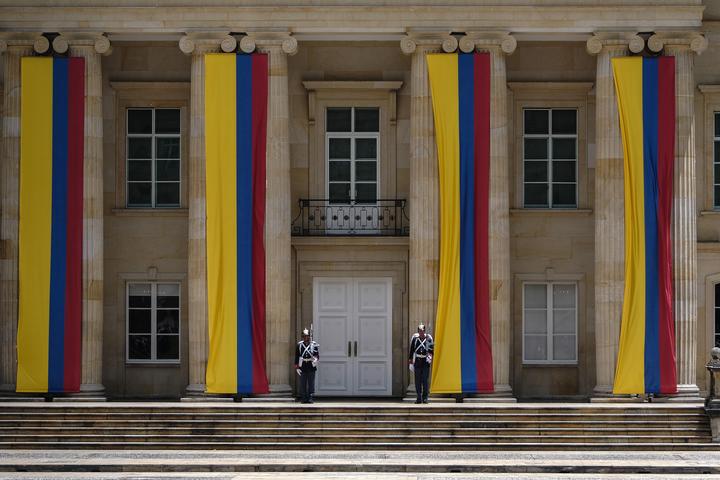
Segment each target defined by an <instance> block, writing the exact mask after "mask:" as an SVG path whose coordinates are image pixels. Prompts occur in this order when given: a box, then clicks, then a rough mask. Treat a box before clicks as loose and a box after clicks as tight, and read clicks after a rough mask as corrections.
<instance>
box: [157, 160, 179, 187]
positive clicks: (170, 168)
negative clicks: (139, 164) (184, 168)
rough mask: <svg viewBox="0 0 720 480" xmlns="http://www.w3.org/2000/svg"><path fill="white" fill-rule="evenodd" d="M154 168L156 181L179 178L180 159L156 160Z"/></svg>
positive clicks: (176, 179)
mask: <svg viewBox="0 0 720 480" xmlns="http://www.w3.org/2000/svg"><path fill="white" fill-rule="evenodd" d="M155 170H156V172H155V175H156V176H157V180H158V181H161V182H162V181H179V180H180V160H157V161H156V162H155Z"/></svg>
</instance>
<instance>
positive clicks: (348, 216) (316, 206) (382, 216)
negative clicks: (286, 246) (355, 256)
mask: <svg viewBox="0 0 720 480" xmlns="http://www.w3.org/2000/svg"><path fill="white" fill-rule="evenodd" d="M298 203H299V206H300V212H299V213H298V215H297V216H296V217H295V219H294V220H293V222H292V234H293V235H295V236H330V235H377V236H408V235H409V234H410V222H409V219H408V217H407V214H406V212H405V206H406V200H404V199H378V200H375V201H367V200H366V201H363V202H359V201H354V200H351V201H349V202H344V203H336V202H335V201H330V200H328V199H307V198H302V199H300V201H299V202H298Z"/></svg>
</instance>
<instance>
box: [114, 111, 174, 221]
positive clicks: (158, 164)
mask: <svg viewBox="0 0 720 480" xmlns="http://www.w3.org/2000/svg"><path fill="white" fill-rule="evenodd" d="M126 152H127V154H126V155H127V167H126V168H127V206H128V207H145V208H148V207H150V208H153V207H179V206H180V109H179V108H129V109H127V145H126Z"/></svg>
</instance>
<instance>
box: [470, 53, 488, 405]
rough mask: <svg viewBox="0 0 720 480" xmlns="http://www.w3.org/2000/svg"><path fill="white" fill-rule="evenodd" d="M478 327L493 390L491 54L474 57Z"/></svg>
mask: <svg viewBox="0 0 720 480" xmlns="http://www.w3.org/2000/svg"><path fill="white" fill-rule="evenodd" d="M474 99H475V105H474V111H475V132H474V133H475V212H476V219H475V290H476V292H475V298H476V299H477V300H476V304H475V326H476V331H477V335H476V337H475V342H476V344H475V345H476V348H475V351H476V355H477V369H476V371H477V389H478V391H479V392H492V391H493V360H492V341H491V331H490V267H489V253H490V252H489V243H488V225H489V208H490V205H489V204H490V201H489V200H490V54H488V53H476V54H475V95H474Z"/></svg>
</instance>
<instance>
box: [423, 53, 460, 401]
mask: <svg viewBox="0 0 720 480" xmlns="http://www.w3.org/2000/svg"><path fill="white" fill-rule="evenodd" d="M427 64H428V75H429V77H430V89H431V92H432V104H433V115H434V117H435V139H436V142H437V148H438V167H439V181H440V284H439V291H438V309H437V318H436V320H435V358H434V360H433V372H432V384H431V386H430V391H431V392H433V393H459V392H461V391H462V380H461V378H462V377H461V361H460V126H459V112H458V108H459V107H458V56H457V55H449V54H432V55H428V56H427Z"/></svg>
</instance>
